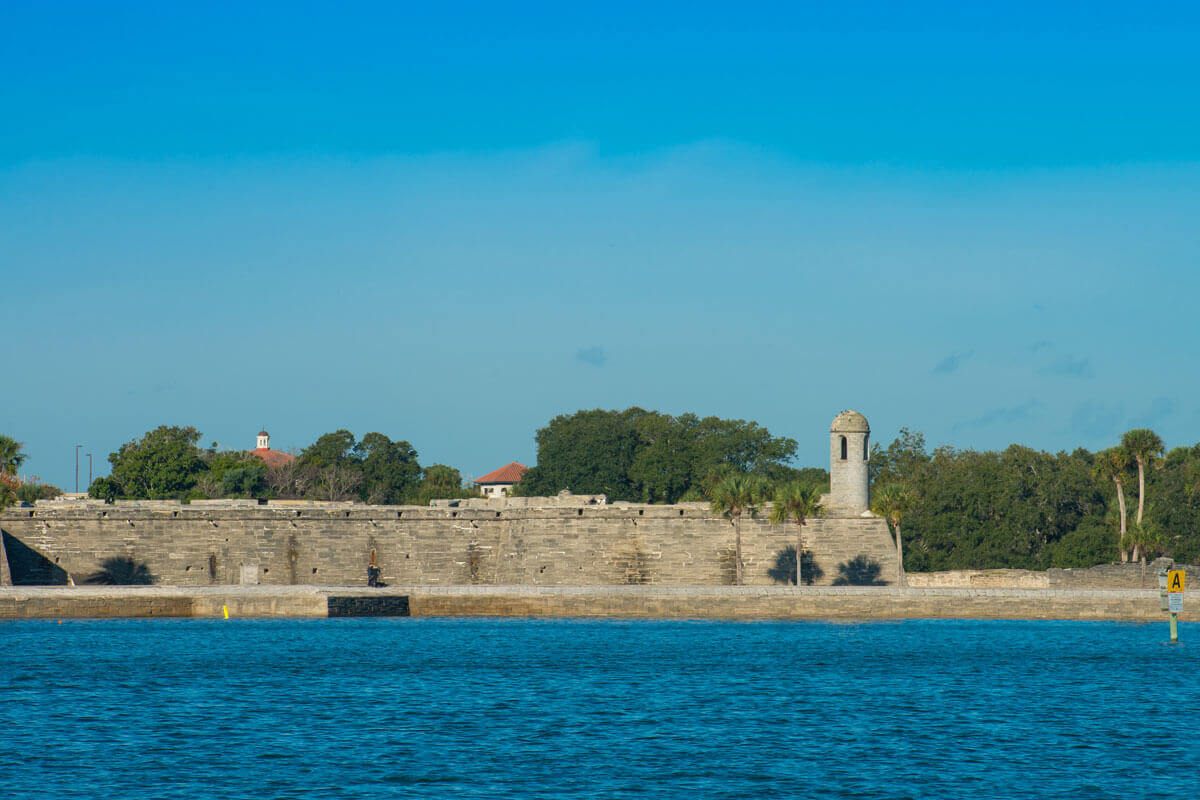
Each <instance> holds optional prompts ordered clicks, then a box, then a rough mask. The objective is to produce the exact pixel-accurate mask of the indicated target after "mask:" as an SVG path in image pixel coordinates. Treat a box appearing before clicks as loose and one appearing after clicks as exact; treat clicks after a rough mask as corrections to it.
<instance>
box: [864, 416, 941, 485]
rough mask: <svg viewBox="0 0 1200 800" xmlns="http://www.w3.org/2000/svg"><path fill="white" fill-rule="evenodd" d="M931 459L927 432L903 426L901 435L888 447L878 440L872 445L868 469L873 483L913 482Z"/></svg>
mask: <svg viewBox="0 0 1200 800" xmlns="http://www.w3.org/2000/svg"><path fill="white" fill-rule="evenodd" d="M930 460H931V456H930V455H929V453H928V452H927V451H926V449H925V434H923V433H921V432H920V431H913V430H909V429H908V428H901V429H900V435H899V436H897V437H896V438H895V439H894V440H893V441H892V443H891V444H890V445H888V446H887V448H882V447H880V446H879V443H878V442H876V443H874V444H872V445H871V458H870V461H868V463H867V471H868V473H869V476H870V480H871V483H873V484H876V483H877V484H887V483H909V484H911V483H912V482H913V481H914V480H916V479H917V475H918V473H919V472H920V470H921V469H922V468H924V467H925V466H927V465H928V464H929V462H930Z"/></svg>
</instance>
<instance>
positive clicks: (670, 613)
mask: <svg viewBox="0 0 1200 800" xmlns="http://www.w3.org/2000/svg"><path fill="white" fill-rule="evenodd" d="M226 609H228V611H229V616H230V618H231V619H238V618H278V617H283V618H287V617H318V618H319V617H329V616H419V617H428V616H450V617H457V616H500V617H587V618H618V619H622V618H623V619H716V620H845V621H854V620H862V621H866V620H889V619H1032V620H1127V621H1140V622H1162V621H1164V619H1165V615H1164V614H1163V613H1162V612H1161V611H1160V610H1159V598H1158V592H1157V590H1155V591H1140V590H1098V589H1086V590H1053V589H1050V590H1045V589H1043V590H1038V589H898V588H891V587H865V586H861V587H860V586H847V587H804V588H801V589H799V590H797V589H796V588H795V587H782V586H780V587H732V586H724V587H717V586H678V587H666V586H608V587H587V586H574V587H549V586H542V587H531V586H447V587H431V586H424V585H418V586H396V587H389V588H387V589H379V590H364V589H363V588H362V587H361V586H354V587H332V586H331V587H320V588H317V587H304V586H252V587H251V586H246V587H241V586H238V587H229V586H226V587H193V588H181V587H136V588H135V587H120V588H116V587H112V588H102V587H28V588H25V587H14V588H9V589H5V590H3V591H0V619H39V618H41V619H68V618H123V617H198V618H212V619H221V618H223V617H224V614H225V610H226ZM1183 619H1185V620H1186V619H1190V617H1189V616H1188V615H1187V611H1186V607H1185V615H1184V616H1183Z"/></svg>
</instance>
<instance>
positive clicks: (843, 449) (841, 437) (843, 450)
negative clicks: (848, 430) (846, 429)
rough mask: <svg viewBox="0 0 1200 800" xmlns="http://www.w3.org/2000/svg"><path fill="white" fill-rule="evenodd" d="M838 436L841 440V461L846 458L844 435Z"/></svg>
mask: <svg viewBox="0 0 1200 800" xmlns="http://www.w3.org/2000/svg"><path fill="white" fill-rule="evenodd" d="M838 438H840V439H841V440H842V461H845V460H846V437H845V436H840V437H838Z"/></svg>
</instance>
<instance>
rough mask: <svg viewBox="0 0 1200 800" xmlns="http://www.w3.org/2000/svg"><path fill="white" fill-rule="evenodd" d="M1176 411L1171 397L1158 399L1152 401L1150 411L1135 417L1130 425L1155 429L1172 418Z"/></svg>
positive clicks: (1147, 410)
mask: <svg viewBox="0 0 1200 800" xmlns="http://www.w3.org/2000/svg"><path fill="white" fill-rule="evenodd" d="M1174 411H1175V401H1174V400H1172V399H1171V398H1169V397H1156V398H1154V399H1153V400H1151V401H1150V407H1149V408H1148V409H1146V410H1145V411H1144V412H1142V413H1141V414H1137V415H1135V416H1134V418H1133V419H1132V420H1131V421H1130V424H1132V425H1140V426H1144V427H1147V428H1153V427H1154V426H1155V425H1158V424H1159V423H1161V422H1162V421H1163V418H1165V417H1169V416H1171V414H1172V413H1174Z"/></svg>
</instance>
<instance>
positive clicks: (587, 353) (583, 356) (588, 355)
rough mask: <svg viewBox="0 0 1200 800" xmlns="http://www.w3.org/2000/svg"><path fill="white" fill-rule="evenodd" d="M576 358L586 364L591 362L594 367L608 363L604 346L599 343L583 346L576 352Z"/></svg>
mask: <svg viewBox="0 0 1200 800" xmlns="http://www.w3.org/2000/svg"><path fill="white" fill-rule="evenodd" d="M575 360H576V361H579V362H582V363H584V364H590V365H591V366H593V367H603V366H604V365H605V364H607V363H608V356H607V355H606V354H605V352H604V348H603V347H600V346H598V345H593V346H591V347H581V348H579V350H577V351H576V352H575Z"/></svg>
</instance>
